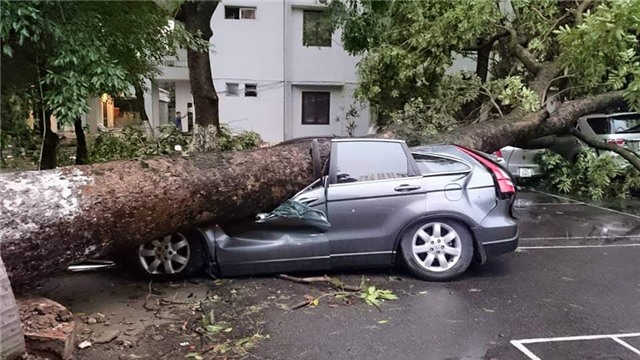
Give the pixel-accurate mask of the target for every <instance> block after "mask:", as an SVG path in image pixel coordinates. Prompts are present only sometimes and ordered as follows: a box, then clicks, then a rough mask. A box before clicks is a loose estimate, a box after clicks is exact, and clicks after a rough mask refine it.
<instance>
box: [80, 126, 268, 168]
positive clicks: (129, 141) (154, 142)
mask: <svg viewBox="0 0 640 360" xmlns="http://www.w3.org/2000/svg"><path fill="white" fill-rule="evenodd" d="M222 130H223V132H222V133H221V134H220V138H219V143H218V144H219V149H220V150H221V151H231V150H247V149H254V148H257V147H258V146H259V145H260V144H261V143H262V139H261V138H260V135H258V134H257V133H256V132H253V131H241V132H238V133H234V132H232V131H231V130H230V129H229V128H228V127H226V126H223V127H222ZM190 141H191V135H190V134H188V133H183V132H181V131H179V130H178V129H177V128H176V127H175V126H173V125H168V126H164V127H162V128H160V133H159V134H158V135H157V136H155V137H154V136H150V135H148V134H147V133H146V132H145V131H144V130H143V129H142V128H140V127H135V126H131V127H125V128H123V129H122V131H121V132H120V133H117V132H111V131H109V132H103V133H100V134H98V135H97V136H96V137H95V138H93V139H91V141H90V143H89V158H90V161H91V162H92V163H95V162H107V161H114V160H127V159H138V158H141V157H147V156H157V155H172V154H181V153H183V150H184V149H187V147H188V145H189V143H190Z"/></svg>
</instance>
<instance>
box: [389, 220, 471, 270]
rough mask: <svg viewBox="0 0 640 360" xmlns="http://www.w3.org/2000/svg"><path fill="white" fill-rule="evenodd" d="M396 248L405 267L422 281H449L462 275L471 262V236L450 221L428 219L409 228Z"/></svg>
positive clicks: (459, 225) (460, 225)
mask: <svg viewBox="0 0 640 360" xmlns="http://www.w3.org/2000/svg"><path fill="white" fill-rule="evenodd" d="M400 246H401V248H402V255H403V258H404V262H405V264H406V265H407V267H408V268H409V269H410V270H411V272H412V273H413V274H414V275H416V276H417V277H419V278H421V279H424V280H431V281H447V280H451V279H453V278H455V277H457V276H459V275H460V274H462V273H463V272H465V271H466V270H467V268H468V267H469V265H470V264H471V260H472V259H473V239H472V237H471V233H470V232H469V230H468V229H467V228H466V226H464V225H462V224H460V223H458V222H455V221H451V220H429V221H425V222H421V223H419V224H417V225H415V226H412V227H411V228H410V229H409V230H408V231H406V232H405V234H404V235H403V237H402V242H401V244H400Z"/></svg>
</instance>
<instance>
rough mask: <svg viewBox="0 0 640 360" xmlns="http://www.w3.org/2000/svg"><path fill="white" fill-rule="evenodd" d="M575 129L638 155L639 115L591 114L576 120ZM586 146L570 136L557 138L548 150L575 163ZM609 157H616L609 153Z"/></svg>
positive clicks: (626, 113)
mask: <svg viewBox="0 0 640 360" xmlns="http://www.w3.org/2000/svg"><path fill="white" fill-rule="evenodd" d="M576 129H577V130H578V131H580V132H581V133H583V134H585V135H587V136H592V137H595V138H596V139H598V140H601V141H603V142H607V143H610V144H614V145H618V146H623V147H625V148H627V149H629V150H631V151H635V152H637V153H639V154H640V114H638V113H635V112H623V113H613V114H591V115H586V116H582V117H580V118H579V119H578V121H577V124H576ZM587 147H588V146H587V145H586V144H584V143H583V142H582V141H580V140H578V139H577V138H576V137H574V136H572V135H566V136H561V137H558V139H557V141H556V144H555V145H554V146H552V147H551V148H550V149H551V150H553V151H555V152H557V153H558V154H560V155H562V156H563V157H565V158H566V159H567V160H569V161H572V162H575V160H576V157H577V156H578V154H579V153H580V150H582V149H583V148H587ZM607 154H608V155H610V156H618V155H617V154H615V153H613V152H611V151H609V152H607Z"/></svg>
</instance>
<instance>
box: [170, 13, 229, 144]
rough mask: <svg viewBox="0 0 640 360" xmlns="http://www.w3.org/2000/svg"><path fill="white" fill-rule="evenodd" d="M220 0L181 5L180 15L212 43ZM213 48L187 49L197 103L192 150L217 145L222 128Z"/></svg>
mask: <svg viewBox="0 0 640 360" xmlns="http://www.w3.org/2000/svg"><path fill="white" fill-rule="evenodd" d="M217 6H218V1H186V2H184V3H182V5H180V10H179V12H178V16H176V19H178V20H180V21H182V22H183V23H184V24H185V28H186V29H187V31H189V32H190V33H192V34H197V33H199V34H200V38H201V39H202V40H205V41H206V42H207V43H209V41H210V39H211V36H213V31H212V30H211V17H212V16H213V13H214V11H215V10H216V7H217ZM209 55H210V52H209V50H207V51H197V50H193V49H187V60H188V66H189V81H190V83H191V93H192V95H193V103H194V107H195V113H196V118H195V124H194V130H193V132H194V134H193V141H192V144H191V148H190V150H191V151H209V150H212V149H213V148H214V146H215V135H216V134H217V133H219V132H220V115H219V111H218V101H219V99H218V94H217V93H216V88H215V86H214V84H213V77H212V75H211V59H210V56H209Z"/></svg>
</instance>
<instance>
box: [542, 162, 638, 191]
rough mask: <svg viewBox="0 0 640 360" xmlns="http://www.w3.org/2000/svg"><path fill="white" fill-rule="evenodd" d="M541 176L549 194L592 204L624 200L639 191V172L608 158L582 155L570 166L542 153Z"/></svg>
mask: <svg viewBox="0 0 640 360" xmlns="http://www.w3.org/2000/svg"><path fill="white" fill-rule="evenodd" d="M538 163H539V164H540V166H542V169H543V171H544V173H545V174H546V175H545V177H544V178H543V183H544V186H546V187H547V188H548V189H550V190H552V191H556V192H559V193H564V194H575V195H578V196H582V197H587V198H589V199H592V200H600V199H603V198H613V197H618V198H626V197H628V196H629V193H630V192H631V191H632V190H634V189H640V172H639V171H638V170H637V169H635V168H634V167H632V166H630V165H628V164H627V165H626V166H624V165H622V164H621V162H619V161H616V158H615V157H613V156H611V155H610V154H606V153H604V154H600V155H596V153H595V152H594V151H589V150H584V151H582V152H581V153H580V154H579V155H578V157H577V160H576V163H575V164H572V163H570V162H568V161H567V160H565V159H564V158H563V157H562V156H560V155H558V154H556V153H554V152H551V151H545V152H543V153H541V154H540V155H539V157H538Z"/></svg>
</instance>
